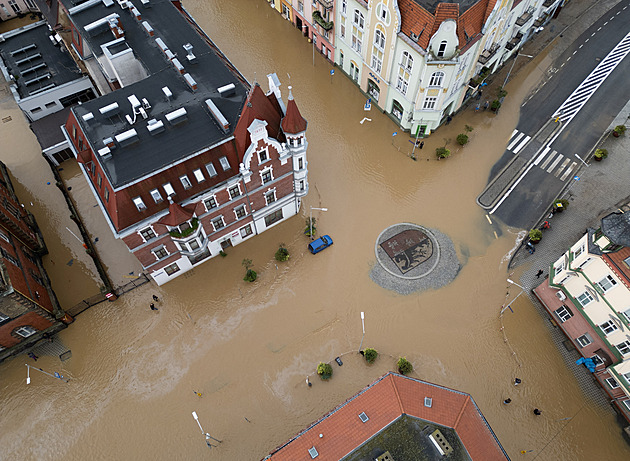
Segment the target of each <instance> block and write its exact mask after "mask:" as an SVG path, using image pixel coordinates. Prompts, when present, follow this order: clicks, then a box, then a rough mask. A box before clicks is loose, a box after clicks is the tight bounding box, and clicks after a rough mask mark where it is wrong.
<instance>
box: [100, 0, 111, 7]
mask: <svg viewBox="0 0 630 461" xmlns="http://www.w3.org/2000/svg"><path fill="white" fill-rule="evenodd" d="M101 1H102V2H103V5H105V7H106V8H107V7H110V6H112V5H113V4H114V0H101Z"/></svg>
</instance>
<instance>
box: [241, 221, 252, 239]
mask: <svg viewBox="0 0 630 461" xmlns="http://www.w3.org/2000/svg"><path fill="white" fill-rule="evenodd" d="M248 235H252V226H251V224H248V225H247V226H244V227H241V237H247V236H248Z"/></svg>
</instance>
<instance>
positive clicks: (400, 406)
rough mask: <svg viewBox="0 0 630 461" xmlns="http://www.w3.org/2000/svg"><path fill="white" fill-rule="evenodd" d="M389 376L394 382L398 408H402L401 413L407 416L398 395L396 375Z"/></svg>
mask: <svg viewBox="0 0 630 461" xmlns="http://www.w3.org/2000/svg"><path fill="white" fill-rule="evenodd" d="M389 376H390V380H391V382H392V387H393V388H394V393H395V394H396V400H397V401H398V408H400V413H401V414H406V413H405V409H404V408H403V404H402V401H401V400H400V394H398V387H397V386H396V382H395V381H394V375H393V374H390V375H389Z"/></svg>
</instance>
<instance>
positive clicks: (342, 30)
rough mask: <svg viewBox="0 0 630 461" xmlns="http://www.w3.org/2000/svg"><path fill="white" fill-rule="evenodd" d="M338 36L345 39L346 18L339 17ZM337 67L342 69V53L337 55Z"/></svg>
mask: <svg viewBox="0 0 630 461" xmlns="http://www.w3.org/2000/svg"><path fill="white" fill-rule="evenodd" d="M339 36H340V37H341V38H346V18H345V17H343V16H341V21H340V22H339ZM339 65H340V66H342V67H343V53H341V52H340V53H339Z"/></svg>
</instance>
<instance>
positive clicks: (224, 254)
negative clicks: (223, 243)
mask: <svg viewBox="0 0 630 461" xmlns="http://www.w3.org/2000/svg"><path fill="white" fill-rule="evenodd" d="M219 254H220V255H221V256H222V257H224V258H225V257H226V256H227V253H226V252H225V251H223V250H221V251H219Z"/></svg>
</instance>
